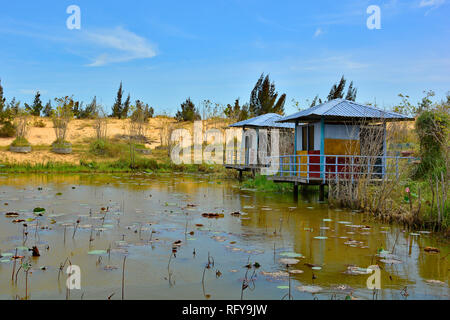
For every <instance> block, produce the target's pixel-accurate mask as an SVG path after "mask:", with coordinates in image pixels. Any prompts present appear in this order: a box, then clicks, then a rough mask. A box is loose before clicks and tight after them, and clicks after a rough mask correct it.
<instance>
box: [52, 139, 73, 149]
mask: <svg viewBox="0 0 450 320" xmlns="http://www.w3.org/2000/svg"><path fill="white" fill-rule="evenodd" d="M71 146H72V144H71V143H70V142H69V141H67V140H58V139H57V140H56V141H55V142H53V143H52V147H53V148H70V147H71Z"/></svg>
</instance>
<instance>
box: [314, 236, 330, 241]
mask: <svg viewBox="0 0 450 320" xmlns="http://www.w3.org/2000/svg"><path fill="white" fill-rule="evenodd" d="M314 239H317V240H326V239H328V237H321V236H320V237H314Z"/></svg>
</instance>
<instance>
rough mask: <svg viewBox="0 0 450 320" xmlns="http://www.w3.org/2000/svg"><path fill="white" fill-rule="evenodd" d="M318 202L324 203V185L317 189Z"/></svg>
mask: <svg viewBox="0 0 450 320" xmlns="http://www.w3.org/2000/svg"><path fill="white" fill-rule="evenodd" d="M319 201H325V185H324V184H321V185H320V187H319Z"/></svg>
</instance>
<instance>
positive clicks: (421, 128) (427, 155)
mask: <svg viewBox="0 0 450 320" xmlns="http://www.w3.org/2000/svg"><path fill="white" fill-rule="evenodd" d="M449 125H450V117H449V114H448V110H446V109H445V108H442V109H441V108H437V109H433V110H425V111H423V112H422V113H421V114H420V115H419V117H418V118H417V120H416V132H417V135H418V137H419V142H420V159H421V161H420V164H419V166H418V168H417V172H416V177H417V178H419V177H424V176H428V175H432V176H437V177H439V176H440V172H443V173H444V174H446V168H445V165H446V159H445V158H446V149H447V148H448V140H447V139H448V128H449Z"/></svg>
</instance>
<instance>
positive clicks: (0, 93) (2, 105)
mask: <svg viewBox="0 0 450 320" xmlns="http://www.w3.org/2000/svg"><path fill="white" fill-rule="evenodd" d="M5 106H6V98H5V97H3V87H2V80H0V113H1V112H3V111H4V110H3V109H4V108H5Z"/></svg>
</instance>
